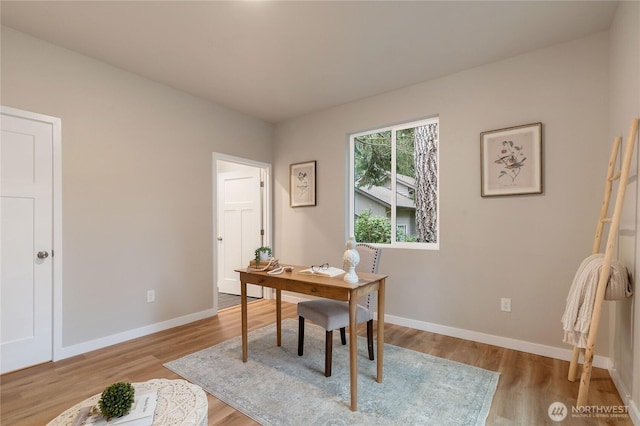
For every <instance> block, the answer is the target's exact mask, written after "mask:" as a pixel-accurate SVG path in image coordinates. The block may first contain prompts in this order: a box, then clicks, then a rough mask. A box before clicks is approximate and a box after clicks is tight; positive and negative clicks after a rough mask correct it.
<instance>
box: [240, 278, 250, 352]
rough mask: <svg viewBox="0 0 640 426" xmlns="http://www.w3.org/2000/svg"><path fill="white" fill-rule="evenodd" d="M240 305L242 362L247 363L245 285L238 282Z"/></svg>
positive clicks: (242, 282)
mask: <svg viewBox="0 0 640 426" xmlns="http://www.w3.org/2000/svg"><path fill="white" fill-rule="evenodd" d="M240 305H241V310H242V362H247V353H248V350H247V283H246V282H244V281H240Z"/></svg>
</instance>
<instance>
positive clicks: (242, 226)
mask: <svg viewBox="0 0 640 426" xmlns="http://www.w3.org/2000/svg"><path fill="white" fill-rule="evenodd" d="M261 224H262V206H261V187H260V168H259V167H250V166H238V167H237V170H236V171H232V172H224V173H219V174H218V226H217V228H218V291H219V292H220V293H229V294H240V280H239V278H240V276H239V274H238V273H237V272H235V269H238V268H246V267H247V266H249V261H250V260H251V259H253V257H254V250H255V249H256V248H258V247H260V246H261V245H262V239H261V235H260V231H261V229H262V226H261ZM247 295H248V296H250V297H262V287H261V286H257V285H248V286H247Z"/></svg>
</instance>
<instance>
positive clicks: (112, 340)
mask: <svg viewBox="0 0 640 426" xmlns="http://www.w3.org/2000/svg"><path fill="white" fill-rule="evenodd" d="M215 314H216V310H215V309H207V310H206V311H201V312H196V313H193V314H189V315H184V316H182V317H178V318H172V319H170V320H167V321H163V322H159V323H156V324H150V325H147V326H144V327H140V328H136V329H133V330H128V331H124V332H122V333H118V334H113V335H111V336H105V337H101V338H99V339H94V340H90V341H88V342H83V343H78V344H77V345H71V346H66V347H62V348H57V350H54V354H53V360H54V361H59V360H61V359H65V358H69V357H72V356H76V355H81V354H83V353H86V352H90V351H95V350H96V349H102V348H105V347H107V346H111V345H115V344H117V343H122V342H126V341H127V340H131V339H136V338H138V337H142V336H146V335H149V334H152V333H157V332H158V331H163V330H167V329H169V328H173V327H178V326H181V325H184V324H189V323H190V322H194V321H198V320H201V319H204V318H208V317H210V316H213V315H215Z"/></svg>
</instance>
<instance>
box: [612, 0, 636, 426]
mask: <svg viewBox="0 0 640 426" xmlns="http://www.w3.org/2000/svg"><path fill="white" fill-rule="evenodd" d="M609 70H610V71H609V72H610V75H609V81H610V83H609V84H610V90H611V92H610V108H609V137H610V140H613V138H614V137H616V136H622V137H623V143H624V144H626V143H628V134H629V125H630V121H631V119H632V118H640V3H639V2H621V3H620V5H619V6H618V9H617V11H616V15H615V18H614V21H613V23H612V25H611V30H610V54H609ZM637 154H638V145H637V144H636V147H635V160H636V161H635V164H634V170H633V171H632V173H631V175H632V177H634V178H632V179H631V181H630V184H629V186H628V188H627V191H626V197H625V209H624V213H623V216H622V220H621V225H620V233H619V258H620V259H621V261H623V262H624V263H625V264H626V265H628V266H629V268H630V270H631V272H632V274H633V277H634V281H635V282H636V283H637V277H638V272H639V270H638V265H639V264H640V240H639V239H638V238H637V229H638V221H639V220H640V219H639V215H638V200H639V197H638V190H639V187H638V181H637V171H638V167H637V159H638V155H637ZM635 291H636V296H635V298H633V299H627V300H624V301H619V302H607V303H609V304H612V305H614V307H615V309H612V310H611V311H612V317H613V320H612V322H611V323H612V333H611V336H612V360H613V365H614V368H615V370H614V371H613V372H612V377H613V378H614V380H616V386H617V387H618V390H619V391H620V394H621V395H622V398H623V401H625V403H627V404H629V405H630V411H631V414H632V416H634V421H635V422H636V424H640V304H639V303H638V295H637V293H638V286H637V285H635Z"/></svg>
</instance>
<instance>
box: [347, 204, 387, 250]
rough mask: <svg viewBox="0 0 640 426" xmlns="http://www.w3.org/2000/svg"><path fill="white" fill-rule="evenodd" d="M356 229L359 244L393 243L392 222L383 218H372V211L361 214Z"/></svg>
mask: <svg viewBox="0 0 640 426" xmlns="http://www.w3.org/2000/svg"><path fill="white" fill-rule="evenodd" d="M354 227H355V234H356V235H355V237H356V241H358V242H361V243H382V244H389V243H390V242H391V222H390V221H389V219H387V218H386V217H383V216H372V215H371V210H365V211H363V212H362V213H360V217H359V218H358V219H356V223H355V226H354Z"/></svg>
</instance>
